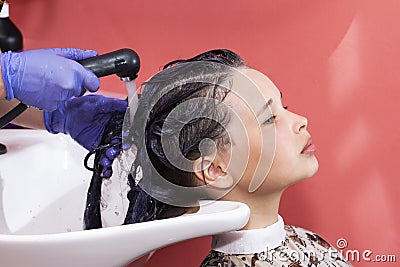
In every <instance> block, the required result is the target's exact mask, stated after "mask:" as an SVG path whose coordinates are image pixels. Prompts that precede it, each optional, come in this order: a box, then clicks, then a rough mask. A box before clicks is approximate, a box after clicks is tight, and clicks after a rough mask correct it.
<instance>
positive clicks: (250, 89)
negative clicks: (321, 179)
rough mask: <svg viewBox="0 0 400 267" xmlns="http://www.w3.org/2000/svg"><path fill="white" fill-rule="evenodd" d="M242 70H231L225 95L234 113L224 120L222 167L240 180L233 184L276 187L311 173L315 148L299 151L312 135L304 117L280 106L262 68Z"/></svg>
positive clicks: (315, 164)
mask: <svg viewBox="0 0 400 267" xmlns="http://www.w3.org/2000/svg"><path fill="white" fill-rule="evenodd" d="M241 73H242V74H243V75H239V76H241V77H238V78H237V77H235V76H234V79H233V90H232V93H230V94H229V95H228V97H227V99H226V103H227V105H229V106H231V108H232V111H233V113H235V116H233V117H232V120H231V122H230V124H229V126H228V128H229V129H228V131H229V133H230V136H231V149H230V150H229V153H226V154H225V156H226V159H227V160H228V161H230V163H229V165H228V167H227V173H229V174H230V175H232V177H233V179H234V181H237V180H239V182H238V184H237V187H240V188H242V189H243V190H248V191H250V192H253V191H257V192H263V193H268V192H277V191H281V190H283V189H285V188H286V187H287V186H289V185H290V184H293V183H295V182H297V181H300V180H302V179H305V178H308V177H311V176H312V175H314V173H315V172H316V171H317V170H318V161H317V159H316V157H315V155H314V153H312V151H311V152H310V151H309V153H302V150H303V148H304V147H305V145H306V144H307V142H308V140H309V139H310V138H311V135H310V133H309V132H308V131H307V124H308V122H307V119H306V118H305V117H303V116H301V115H298V114H296V113H294V112H292V111H290V110H288V109H285V107H284V106H283V105H282V100H281V92H280V91H279V90H278V89H277V88H276V86H275V85H274V84H273V83H272V82H271V81H270V80H269V79H268V77H266V76H265V75H264V74H262V73H260V72H259V71H256V70H254V69H249V68H245V69H242V70H241ZM243 77H246V78H243ZM247 159H248V160H247ZM246 163H247V164H246Z"/></svg>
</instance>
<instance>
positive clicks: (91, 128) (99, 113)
mask: <svg viewBox="0 0 400 267" xmlns="http://www.w3.org/2000/svg"><path fill="white" fill-rule="evenodd" d="M127 108H128V103H127V101H124V100H120V99H116V98H107V97H105V96H102V95H86V96H82V97H73V98H71V99H69V100H67V101H66V102H65V103H64V105H62V106H61V107H60V108H59V109H57V110H55V111H53V112H47V111H45V112H44V124H45V126H46V129H47V131H49V132H51V133H64V134H69V135H70V136H71V137H72V138H73V139H74V140H75V141H77V142H78V143H79V144H80V145H81V146H83V147H85V148H86V149H88V150H90V151H93V150H94V149H96V148H97V147H98V146H99V144H100V141H101V137H102V135H103V132H104V129H105V127H106V124H107V123H108V121H109V120H110V118H111V116H112V113H113V112H125V111H126V109H127ZM121 127H122V125H121Z"/></svg>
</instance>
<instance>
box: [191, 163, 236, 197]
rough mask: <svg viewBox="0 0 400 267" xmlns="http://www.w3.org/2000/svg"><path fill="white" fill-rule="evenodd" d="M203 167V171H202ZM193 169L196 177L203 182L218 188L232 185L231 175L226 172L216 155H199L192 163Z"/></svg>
mask: <svg viewBox="0 0 400 267" xmlns="http://www.w3.org/2000/svg"><path fill="white" fill-rule="evenodd" d="M202 169H203V171H202ZM193 171H194V174H195V175H196V177H197V179H199V181H200V182H201V184H204V181H206V183H207V185H209V186H212V187H215V188H218V189H226V188H230V187H232V186H233V177H232V176H231V175H230V174H229V173H227V172H226V168H225V165H224V164H223V162H222V160H221V159H219V158H218V157H215V158H211V157H204V159H202V158H201V157H200V158H198V159H196V160H195V162H194V163H193Z"/></svg>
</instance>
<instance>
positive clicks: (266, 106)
mask: <svg viewBox="0 0 400 267" xmlns="http://www.w3.org/2000/svg"><path fill="white" fill-rule="evenodd" d="M279 92H280V93H281V98H282V92H281V91H279ZM272 102H274V101H273V99H272V98H270V99H269V100H268V101H267V103H265V105H264V107H263V109H262V110H261V111H260V112H258V114H257V117H258V116H260V115H261V114H262V113H263V112H264V111H265V110H266V109H267V108H268V106H270V105H271V104H272Z"/></svg>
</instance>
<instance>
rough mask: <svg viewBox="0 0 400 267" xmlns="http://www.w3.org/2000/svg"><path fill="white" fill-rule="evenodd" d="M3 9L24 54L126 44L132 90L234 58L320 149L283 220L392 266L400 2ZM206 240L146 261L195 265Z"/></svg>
mask: <svg viewBox="0 0 400 267" xmlns="http://www.w3.org/2000/svg"><path fill="white" fill-rule="evenodd" d="M10 2H11V3H10V11H11V14H10V16H11V18H12V19H13V21H14V22H15V23H16V24H17V25H18V27H19V28H20V29H21V31H22V32H23V35H24V41H25V45H24V48H25V49H34V48H42V47H80V48H87V49H96V50H98V51H99V52H100V53H105V52H109V51H112V50H116V49H119V48H122V47H130V48H132V49H134V50H135V51H137V52H138V54H139V55H140V57H141V60H142V68H141V71H140V73H139V75H140V76H139V83H141V82H143V81H144V80H146V79H147V78H149V77H150V75H152V74H154V73H155V72H157V71H158V70H159V68H160V66H162V65H163V64H165V63H167V62H169V61H171V60H173V59H177V58H185V57H190V56H193V55H195V54H198V53H200V52H203V51H206V50H208V49H213V48H229V49H232V50H234V51H236V52H237V53H239V54H240V55H241V56H242V57H243V58H244V59H245V60H246V61H247V62H248V63H249V65H250V66H253V67H255V68H257V69H259V70H261V71H263V72H264V73H266V74H267V75H268V76H269V77H270V78H271V79H272V80H273V81H274V82H275V84H276V85H277V86H278V87H279V88H280V90H281V91H282V92H283V101H284V104H285V105H288V106H289V109H291V110H293V111H296V112H298V113H299V114H302V115H305V116H307V117H308V119H309V127H308V129H309V131H310V132H311V134H312V135H313V141H314V143H315V144H316V146H317V148H318V151H317V157H318V159H319V163H320V169H319V171H318V172H317V174H316V175H315V176H314V177H312V178H310V179H308V180H306V181H304V182H302V183H299V184H297V185H295V186H293V187H291V188H290V189H288V190H287V191H286V193H285V195H284V198H283V200H282V204H281V211H280V213H281V214H282V215H283V217H284V219H285V222H286V223H288V224H294V225H299V226H302V227H305V228H308V229H311V230H314V231H315V232H317V233H319V234H320V235H321V236H323V237H324V238H325V239H327V240H328V241H329V242H330V243H332V244H333V245H336V240H337V239H338V238H345V239H346V240H347V242H348V247H347V248H346V249H357V250H359V251H360V252H362V251H363V250H366V249H369V250H371V251H372V252H373V254H372V256H371V257H374V256H375V255H377V254H395V255H396V257H397V262H399V261H400V241H399V239H398V238H399V230H398V228H397V226H398V225H400V215H399V207H398V204H399V195H400V175H399V170H398V168H399V167H400V162H399V156H400V123H399V119H398V115H399V110H400V109H399V106H398V104H399V103H398V101H399V100H400V29H399V25H400V2H399V1H398V0H385V1H374V0H360V1H354V0H336V1H331V0H325V1H322V0H307V1H289V0H280V1H274V0H268V1H266V0H257V1H252V2H250V1H245V0H240V1H239V0H230V1H222V0H221V1H215V0H202V1H185V0H172V1H154V0H142V1H136V0H114V1H98V0H97V1H95V0H81V1H61V0H52V1H45V0H10ZM101 91H103V92H104V91H112V92H116V93H121V94H125V88H124V86H123V84H122V83H121V82H119V80H118V78H117V77H110V78H104V79H102V89H101ZM149 238H151V237H149ZM138 242H140V240H138ZM209 242H210V238H209V237H205V238H201V239H197V240H191V241H188V242H184V243H180V244H176V245H173V246H170V247H167V248H164V249H161V250H159V251H157V252H156V254H155V255H154V256H153V258H152V259H151V260H150V262H148V263H147V264H146V266H147V267H148V266H152V267H158V266H175V267H180V266H199V263H200V262H201V261H202V259H203V258H204V257H205V255H206V254H207V253H208V251H209ZM346 249H345V250H344V251H346ZM110 256H111V255H110ZM172 262H174V263H173V264H172ZM353 264H354V266H370V265H373V266H387V267H389V266H395V265H397V264H398V263H397V264H395V263H380V264H379V263H368V262H365V261H362V260H361V261H360V262H359V263H358V262H353Z"/></svg>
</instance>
